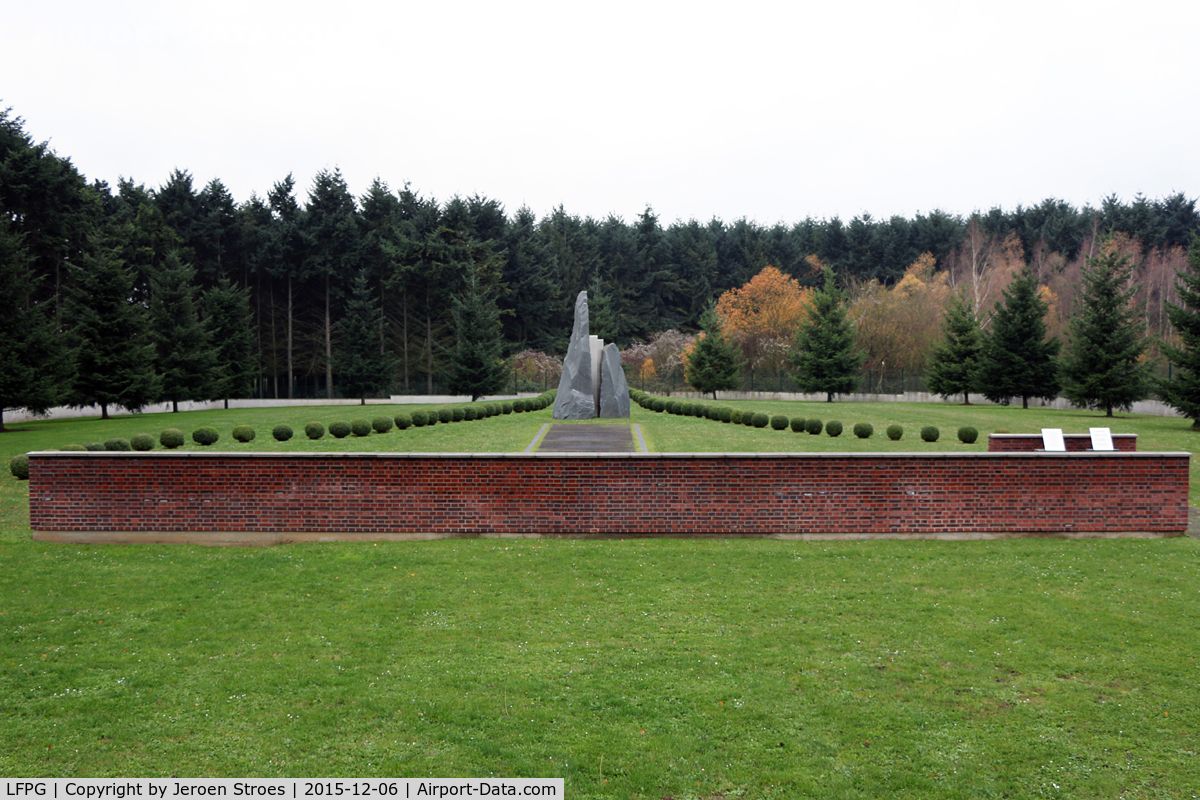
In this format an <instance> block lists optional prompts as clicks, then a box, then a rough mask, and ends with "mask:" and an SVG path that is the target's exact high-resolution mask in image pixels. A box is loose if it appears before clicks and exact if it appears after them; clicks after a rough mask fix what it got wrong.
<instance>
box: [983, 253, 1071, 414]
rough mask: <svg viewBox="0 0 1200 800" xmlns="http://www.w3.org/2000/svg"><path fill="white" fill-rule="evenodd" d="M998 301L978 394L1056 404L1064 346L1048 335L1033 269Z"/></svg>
mask: <svg viewBox="0 0 1200 800" xmlns="http://www.w3.org/2000/svg"><path fill="white" fill-rule="evenodd" d="M1003 294H1004V299H1003V301H1002V302H998V303H996V309H995V312H994V314H993V316H992V329H991V331H990V332H989V334H988V335H987V336H986V337H985V338H984V343H983V357H982V358H981V359H980V367H979V390H980V391H981V392H983V395H984V397H986V398H987V399H989V400H991V401H992V402H994V403H1003V404H1007V403H1008V402H1009V400H1010V399H1011V398H1013V397H1020V398H1021V407H1022V408H1029V398H1031V397H1040V398H1043V399H1046V400H1053V399H1054V398H1055V397H1056V396H1057V395H1058V390H1059V381H1058V363H1057V356H1058V351H1059V347H1060V346H1061V343H1060V342H1059V341H1058V339H1057V338H1047V337H1046V303H1045V301H1043V300H1042V298H1041V297H1040V296H1039V294H1038V284H1037V279H1036V278H1034V276H1033V273H1032V272H1031V271H1030V270H1029V268H1028V267H1026V268H1025V270H1024V271H1022V272H1021V273H1020V274H1019V275H1018V276H1017V277H1016V278H1015V279H1014V280H1013V282H1012V283H1011V284H1009V286H1008V288H1007V289H1005V290H1004V293H1003Z"/></svg>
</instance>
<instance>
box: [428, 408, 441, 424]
mask: <svg viewBox="0 0 1200 800" xmlns="http://www.w3.org/2000/svg"><path fill="white" fill-rule="evenodd" d="M441 421H442V417H441V415H440V414H439V413H438V412H437V411H435V410H433V409H430V410H429V411H426V412H425V424H426V425H427V426H430V425H437V424H438V423H439V422H441Z"/></svg>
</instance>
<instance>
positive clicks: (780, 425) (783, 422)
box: [771, 414, 791, 431]
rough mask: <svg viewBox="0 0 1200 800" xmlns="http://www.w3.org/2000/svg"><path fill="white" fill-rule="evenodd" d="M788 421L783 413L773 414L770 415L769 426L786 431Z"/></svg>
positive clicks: (789, 421)
mask: <svg viewBox="0 0 1200 800" xmlns="http://www.w3.org/2000/svg"><path fill="white" fill-rule="evenodd" d="M790 423H791V420H789V419H788V418H787V417H785V416H784V415H783V414H775V415H774V416H772V417H771V428H772V429H774V430H777V431H786V430H787V428H788V425H789V424H790Z"/></svg>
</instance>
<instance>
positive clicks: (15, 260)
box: [0, 220, 73, 431]
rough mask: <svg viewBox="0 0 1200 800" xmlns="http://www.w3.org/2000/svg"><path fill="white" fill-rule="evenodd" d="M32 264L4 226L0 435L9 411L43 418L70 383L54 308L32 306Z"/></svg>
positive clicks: (0, 244)
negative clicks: (25, 411) (19, 409)
mask: <svg viewBox="0 0 1200 800" xmlns="http://www.w3.org/2000/svg"><path fill="white" fill-rule="evenodd" d="M32 261H33V259H32V258H31V257H30V255H29V253H28V252H27V251H26V250H25V248H24V247H23V245H22V242H21V237H19V236H17V235H16V234H15V233H13V231H12V230H11V226H10V225H9V224H8V223H7V222H6V221H3V220H0V364H2V365H3V367H0V431H3V430H4V411H5V409H9V408H25V409H28V410H30V411H32V412H34V413H45V412H46V411H47V410H49V409H50V408H52V407H54V406H56V405H58V404H59V403H60V402H62V399H63V397H64V394H65V390H66V389H67V388H68V387H69V385H70V382H71V366H72V358H73V353H72V352H71V351H70V349H69V348H68V347H67V346H66V344H65V343H64V342H63V339H62V337H61V336H59V335H58V331H57V327H56V326H55V324H54V317H53V313H54V309H53V305H54V304H53V302H52V301H50V300H46V301H44V302H41V303H35V302H34V299H33V298H34V288H35V284H36V281H35V279H34V277H33V270H32V268H31V267H32Z"/></svg>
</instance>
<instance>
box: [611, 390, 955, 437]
mask: <svg viewBox="0 0 1200 800" xmlns="http://www.w3.org/2000/svg"><path fill="white" fill-rule="evenodd" d="M629 394H630V397H632V398H633V400H634V402H636V403H637V404H638V405H640V406H641V407H642V408H645V409H647V410H649V411H656V412H666V413H669V414H677V415H681V416H685V417H703V418H705V419H711V420H716V421H719V422H730V423H733V424H735V425H748V426H752V427H755V428H765V427H767V426H768V425H770V426H771V428H772V429H774V430H777V431H782V430H787V429H788V428H791V429H792V430H793V431H794V432H796V433H810V434H813V435H816V434H819V433H821V431H822V429H823V430H824V431H825V433H827V434H828V435H830V436H834V437H836V436H841V435H842V431H843V430H845V426H844V425H843V424H842V423H841V421H839V420H836V419H835V420H830V421H829V422H825V423H823V422H822V421H821V420H819V419H804V418H802V417H792V418H788V417H786V416H784V415H783V414H776V415H768V414H763V413H761V412H758V413H756V412H752V411H742V410H741V409H737V408H730V407H728V406H716V405H709V404H707V403H699V402H694V401H689V400H678V399H675V398H670V397H655V396H653V395H650V394H647V393H646V392H642V391H638V390H630V393H629ZM852 430H853V431H854V435H855V436H857V437H858V438H859V439H869V438H871V436H872V435H874V433H875V427H874V426H873V425H871V423H869V422H859V423H857V424H855V425H854V427H853V429H852ZM903 435H904V428H903V427H901V426H900V425H894V424H893V425H889V426H888V428H887V436H888V438H889V439H891V440H892V441H898V440H899V439H900V438H901V437H902V436H903ZM940 436H941V431H939V430H938V429H937V428H936V427H934V426H933V425H926V426H925V427H923V428H921V439H922V441H926V442H936V441H937V440H938V438H939V437H940ZM978 438H979V431H977V430H976V429H975V428H972V427H970V426H963V427H961V428H959V429H958V439H959V441H961V442H963V443H964V444H973V443H974V442H975V440H976V439H978Z"/></svg>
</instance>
